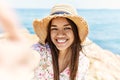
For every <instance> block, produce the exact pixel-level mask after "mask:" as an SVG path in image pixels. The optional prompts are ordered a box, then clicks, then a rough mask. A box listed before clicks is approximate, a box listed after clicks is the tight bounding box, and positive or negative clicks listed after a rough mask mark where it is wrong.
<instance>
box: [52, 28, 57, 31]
mask: <svg viewBox="0 0 120 80" xmlns="http://www.w3.org/2000/svg"><path fill="white" fill-rule="evenodd" d="M50 30H51V31H53V30H58V29H57V28H51V29H50Z"/></svg>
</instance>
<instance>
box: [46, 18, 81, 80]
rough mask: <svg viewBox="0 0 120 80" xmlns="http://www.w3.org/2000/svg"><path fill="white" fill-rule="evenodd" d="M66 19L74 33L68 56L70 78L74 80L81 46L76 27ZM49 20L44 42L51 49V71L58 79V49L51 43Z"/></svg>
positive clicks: (57, 79)
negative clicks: (69, 55)
mask: <svg viewBox="0 0 120 80" xmlns="http://www.w3.org/2000/svg"><path fill="white" fill-rule="evenodd" d="M66 19H67V21H68V22H69V23H70V25H71V26H72V30H73V34H74V41H73V43H72V45H71V46H70V48H71V51H72V53H71V57H70V66H69V67H70V80H75V79H76V74H77V71H78V64H79V56H80V54H79V52H80V51H81V50H82V46H81V40H80V38H79V35H78V29H77V26H76V24H75V23H74V22H73V21H72V20H70V19H68V18H66ZM51 21H52V20H51ZM51 21H50V22H49V25H48V29H47V32H48V33H47V38H46V41H45V42H46V43H48V44H49V46H50V49H51V54H52V62H53V72H54V80H60V79H59V75H60V72H59V63H58V57H59V50H58V49H57V48H56V46H55V45H54V44H53V42H52V40H51V37H50V35H51V34H50V28H51Z"/></svg>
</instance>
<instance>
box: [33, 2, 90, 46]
mask: <svg viewBox="0 0 120 80" xmlns="http://www.w3.org/2000/svg"><path fill="white" fill-rule="evenodd" d="M56 17H65V18H68V19H70V20H72V21H73V22H74V23H75V24H76V25H77V28H78V32H79V37H80V40H81V41H82V42H83V41H84V40H85V39H86V36H87V34H88V25H87V23H86V21H85V20H84V19H83V18H82V17H80V16H79V15H78V14H77V11H76V10H75V9H74V8H73V7H72V6H70V5H66V4H57V5H55V6H54V7H53V8H52V9H51V13H50V15H48V16H47V17H45V18H43V19H35V20H34V21H33V26H34V31H35V33H36V34H37V36H38V37H39V39H40V43H43V44H44V43H45V40H46V37H47V26H48V24H49V22H50V20H51V19H53V18H56Z"/></svg>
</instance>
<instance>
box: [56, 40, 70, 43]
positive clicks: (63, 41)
mask: <svg viewBox="0 0 120 80" xmlns="http://www.w3.org/2000/svg"><path fill="white" fill-rule="evenodd" d="M67 41H68V39H56V42H57V43H58V44H64V43H66V42H67Z"/></svg>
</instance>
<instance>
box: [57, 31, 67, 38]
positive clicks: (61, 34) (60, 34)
mask: <svg viewBox="0 0 120 80" xmlns="http://www.w3.org/2000/svg"><path fill="white" fill-rule="evenodd" d="M64 36H65V32H64V30H59V31H58V32H57V37H64Z"/></svg>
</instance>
